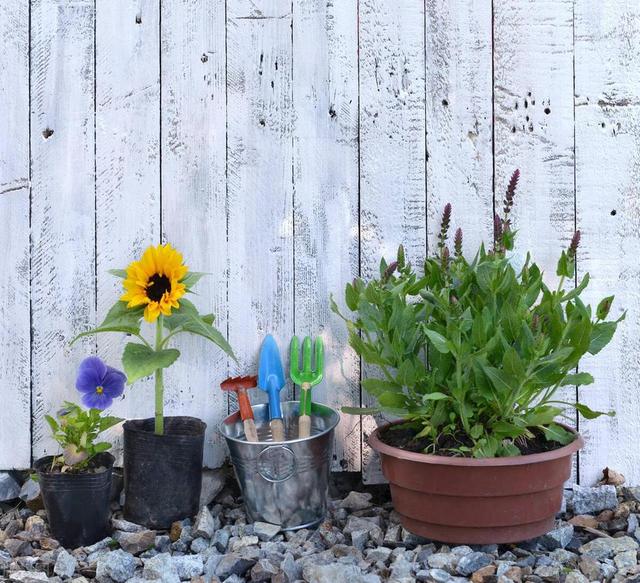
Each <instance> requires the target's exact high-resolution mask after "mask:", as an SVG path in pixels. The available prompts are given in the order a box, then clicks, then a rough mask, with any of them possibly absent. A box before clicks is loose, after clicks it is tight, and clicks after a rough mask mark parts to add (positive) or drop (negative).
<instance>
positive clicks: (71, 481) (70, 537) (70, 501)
mask: <svg viewBox="0 0 640 583" xmlns="http://www.w3.org/2000/svg"><path fill="white" fill-rule="evenodd" d="M52 460H53V456H47V457H44V458H41V459H39V460H38V461H36V463H35V464H34V468H35V470H36V471H37V473H38V477H39V482H40V489H41V491H42V499H43V501H44V506H45V509H46V511H47V514H48V517H49V527H50V529H51V534H52V535H53V537H54V538H56V539H57V540H58V541H60V543H61V544H62V545H63V546H64V547H67V548H72V549H73V548H76V547H80V546H86V545H90V544H93V543H94V542H97V541H99V540H102V539H103V538H105V537H106V536H108V535H109V532H110V521H109V518H110V509H109V505H110V494H111V479H112V468H113V462H114V457H113V456H112V455H111V454H110V453H100V454H98V455H97V456H95V457H94V458H93V460H91V462H90V465H89V468H88V469H87V470H86V471H83V472H76V473H71V472H65V473H61V472H60V470H59V469H57V468H53V470H52V468H51V462H52Z"/></svg>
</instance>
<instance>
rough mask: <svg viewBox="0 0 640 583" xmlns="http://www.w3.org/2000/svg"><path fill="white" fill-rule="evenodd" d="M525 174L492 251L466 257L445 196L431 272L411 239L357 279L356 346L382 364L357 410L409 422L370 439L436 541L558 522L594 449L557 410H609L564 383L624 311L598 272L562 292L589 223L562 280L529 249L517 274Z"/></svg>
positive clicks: (564, 264)
mask: <svg viewBox="0 0 640 583" xmlns="http://www.w3.org/2000/svg"><path fill="white" fill-rule="evenodd" d="M518 177H519V174H518V172H517V171H516V172H515V173H514V175H513V177H512V179H511V181H510V184H509V188H508V189H507V193H506V197H505V200H504V211H503V216H502V217H499V216H496V217H495V221H494V241H493V245H492V248H491V249H490V250H488V251H487V250H486V249H485V247H484V246H481V247H480V249H479V250H478V252H477V253H476V254H475V256H474V257H473V260H471V261H468V260H467V259H466V258H465V256H464V254H463V247H462V231H461V230H460V229H458V230H457V231H456V233H455V237H454V241H453V250H452V251H450V250H449V247H448V244H447V243H448V238H449V235H448V233H449V226H450V220H451V205H447V206H446V207H445V210H444V213H443V218H442V225H441V229H440V232H439V235H438V244H437V247H436V250H435V253H434V254H433V256H431V257H427V258H426V259H425V261H424V269H423V270H422V271H421V272H420V273H418V272H417V271H416V270H415V269H414V268H413V267H412V266H411V265H410V264H408V263H407V262H406V261H405V257H404V252H403V249H402V247H400V249H399V251H398V255H397V259H396V261H394V262H393V263H391V264H389V265H388V264H387V263H386V262H385V261H384V260H382V262H381V265H380V276H379V278H377V279H373V280H371V281H368V282H365V281H363V280H362V279H356V280H354V281H353V283H351V284H348V285H347V286H346V305H347V307H348V308H349V309H350V310H351V311H352V312H354V316H353V317H352V318H345V321H346V324H347V327H348V330H349V338H350V344H351V346H352V347H353V348H354V349H355V350H356V352H357V353H358V354H359V355H360V356H361V357H362V359H363V360H364V361H365V362H366V363H368V364H370V365H373V366H374V367H375V368H376V369H377V371H379V374H378V375H377V376H375V377H373V378H367V379H365V380H363V383H362V385H363V388H364V389H365V390H366V391H367V392H368V393H369V394H370V395H372V396H373V397H375V398H376V399H377V403H378V405H377V406H376V407H373V408H370V409H346V411H347V412H351V413H360V414H365V413H367V414H374V413H377V412H380V411H386V412H388V413H391V414H392V415H394V416H396V417H400V418H401V419H400V420H399V421H396V422H395V423H390V424H386V425H383V426H382V427H379V428H378V429H377V430H375V431H374V432H373V433H372V435H370V436H369V444H370V445H371V447H372V448H373V449H374V450H376V451H377V452H378V453H379V454H380V456H381V461H382V468H383V472H384V474H385V476H386V477H387V479H388V480H389V482H390V483H391V492H392V496H393V502H394V506H395V508H396V510H397V511H398V512H399V513H400V515H401V517H402V522H403V524H404V526H405V527H406V528H407V529H408V530H410V531H412V532H414V533H416V534H419V535H423V536H425V537H428V538H431V539H435V540H442V541H446V542H455V543H501V542H515V541H518V540H523V539H527V538H530V537H534V536H537V535H540V534H542V533H544V532H546V531H547V530H549V528H550V527H551V526H552V525H553V521H554V515H555V514H556V513H557V511H558V510H559V508H560V504H561V500H562V487H563V483H564V482H565V480H567V479H568V478H569V476H570V469H571V456H572V454H573V453H574V452H576V451H577V450H578V449H579V448H580V447H582V445H583V442H582V439H581V437H580V436H579V435H578V434H577V433H576V431H575V430H574V429H572V428H570V427H568V426H566V425H564V424H563V423H561V422H559V421H558V420H557V419H558V418H559V417H560V418H561V417H562V416H563V415H564V411H565V409H567V408H575V409H576V410H577V411H578V413H579V414H580V415H582V416H583V417H585V418H588V419H592V418H594V417H597V416H599V415H602V413H600V412H597V411H592V410H591V409H590V408H589V407H587V406H586V405H585V404H582V403H574V402H566V401H565V400H563V399H562V398H560V397H559V396H558V389H560V388H561V387H563V386H575V385H587V384H590V383H592V382H593V378H592V376H591V375H590V374H589V373H588V372H586V371H584V370H580V371H579V372H577V366H578V363H579V361H580V359H581V357H582V356H583V355H585V354H586V353H590V354H597V353H598V352H599V351H600V350H601V349H602V348H603V347H604V346H605V345H606V344H607V343H608V342H609V341H610V340H611V338H612V336H613V334H614V332H615V330H616V326H617V324H618V323H619V322H620V320H622V318H623V317H624V314H623V315H622V316H621V317H620V318H618V319H617V320H615V321H610V320H607V317H608V314H609V311H610V308H611V304H612V301H613V296H610V297H607V298H604V299H603V300H602V301H601V302H600V303H599V304H598V306H597V308H596V309H595V310H593V309H592V308H591V307H590V306H588V305H585V304H584V303H583V302H582V300H581V299H580V297H581V295H582V293H583V292H584V290H585V288H586V287H587V285H588V282H589V275H588V274H585V275H584V276H583V277H582V280H581V281H580V283H579V284H578V285H577V286H575V287H573V286H572V285H567V286H566V287H567V288H569V289H565V284H570V283H572V282H573V281H574V275H575V260H576V252H577V249H578V244H579V241H580V233H579V232H576V233H575V235H574V237H573V239H572V241H571V244H570V246H569V248H568V249H567V250H566V251H563V252H562V253H561V255H560V259H559V261H558V266H557V275H558V276H559V282H558V285H556V286H553V287H551V286H549V285H547V284H546V283H545V280H544V278H543V273H542V272H541V270H540V268H539V267H538V266H537V265H536V264H535V263H533V262H532V260H531V258H530V256H529V255H527V257H526V261H524V265H523V266H522V267H521V268H518V269H516V267H515V266H514V263H515V261H514V262H512V257H511V252H512V250H513V245H514V238H515V235H516V233H515V231H514V230H513V229H512V228H511V222H510V212H511V209H512V206H513V201H514V194H515V190H516V185H517V182H518ZM333 309H334V311H335V312H336V313H338V314H340V312H339V310H338V308H337V306H336V305H335V303H333ZM607 414H609V415H612V414H613V413H607Z"/></svg>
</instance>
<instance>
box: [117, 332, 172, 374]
mask: <svg viewBox="0 0 640 583" xmlns="http://www.w3.org/2000/svg"><path fill="white" fill-rule="evenodd" d="M179 356H180V352H179V351H178V350H176V349H175V348H165V349H159V350H154V349H153V348H151V347H149V346H147V345H146V344H136V343H135V342H129V343H128V344H127V345H126V346H125V347H124V353H123V354H122V366H123V367H124V372H125V374H126V375H127V382H128V383H129V384H132V383H134V382H136V381H137V380H139V379H141V378H144V377H147V376H149V375H152V374H153V373H154V372H156V371H157V370H159V369H163V368H167V367H169V366H171V365H172V364H173V363H174V362H175V361H176V360H177V359H178V357H179Z"/></svg>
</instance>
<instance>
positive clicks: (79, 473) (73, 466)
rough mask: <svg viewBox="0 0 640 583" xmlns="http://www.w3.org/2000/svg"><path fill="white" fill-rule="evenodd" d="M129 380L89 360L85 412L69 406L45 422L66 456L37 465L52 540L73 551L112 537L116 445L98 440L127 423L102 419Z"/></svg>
mask: <svg viewBox="0 0 640 583" xmlns="http://www.w3.org/2000/svg"><path fill="white" fill-rule="evenodd" d="M124 383H125V376H124V374H123V373H121V372H120V371H117V370H115V369H113V368H111V367H108V366H107V365H105V364H104V363H103V362H102V361H101V360H100V359H99V358H97V357H90V358H87V359H85V360H84V361H83V362H82V364H81V365H80V369H79V373H78V381H77V383H76V386H77V388H78V389H79V390H80V391H81V392H82V393H83V397H82V401H83V404H85V405H86V406H88V407H90V408H89V409H87V410H85V409H82V408H81V407H80V406H79V405H76V404H75V403H70V402H65V403H64V406H63V408H62V409H61V410H60V411H59V412H58V413H57V415H56V417H55V418H54V417H51V416H49V415H47V416H46V417H45V418H46V420H47V422H48V423H49V426H50V427H51V431H52V432H53V437H54V439H55V440H56V441H57V442H58V444H59V445H60V448H61V449H62V453H61V454H59V455H53V456H51V455H50V456H46V457H43V458H40V459H39V460H37V461H36V462H35V464H34V469H35V470H36V476H35V478H36V479H37V480H38V482H39V483H40V489H41V492H42V499H43V502H44V506H45V509H46V511H47V515H48V517H49V527H50V529H51V533H52V534H53V536H54V537H55V538H56V539H57V540H58V541H60V543H61V544H62V545H63V546H65V547H69V548H76V547H79V546H83V545H89V544H93V543H94V542H96V541H98V540H102V539H103V538H104V537H106V536H107V535H108V534H109V518H110V509H109V504H110V494H111V478H112V468H113V462H114V458H113V456H112V455H111V454H110V453H108V450H109V449H110V448H111V444H110V443H108V442H106V441H101V442H98V441H97V439H98V437H99V435H100V434H101V433H102V432H103V431H106V430H107V429H109V428H110V427H113V426H114V425H116V424H117V423H120V422H121V421H122V419H119V418H117V417H112V416H109V415H102V414H101V410H102V409H106V408H108V407H109V406H110V405H111V402H112V401H113V399H114V398H115V397H117V396H120V395H121V394H122V392H123V390H124Z"/></svg>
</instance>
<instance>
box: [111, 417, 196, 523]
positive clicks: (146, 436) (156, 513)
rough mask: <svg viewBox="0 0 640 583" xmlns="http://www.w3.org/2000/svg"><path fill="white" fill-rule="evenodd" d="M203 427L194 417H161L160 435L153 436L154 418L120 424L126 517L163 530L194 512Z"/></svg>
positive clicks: (192, 514)
mask: <svg viewBox="0 0 640 583" xmlns="http://www.w3.org/2000/svg"><path fill="white" fill-rule="evenodd" d="M206 427H207V425H206V423H204V422H203V421H201V420H200V419H196V418H195V417H165V418H164V434H163V435H156V434H155V433H154V420H153V419H133V420H131V421H127V422H126V423H125V424H124V426H123V429H124V492H125V498H124V516H125V518H126V519H127V520H130V521H131V522H135V523H136V524H143V525H144V526H146V527H148V528H154V529H162V528H169V527H170V526H171V523H172V522H174V521H176V520H182V519H183V518H187V517H189V516H194V515H195V514H197V512H198V506H199V503H200V490H201V488H202V452H203V449H204V430H205V429H206Z"/></svg>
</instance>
